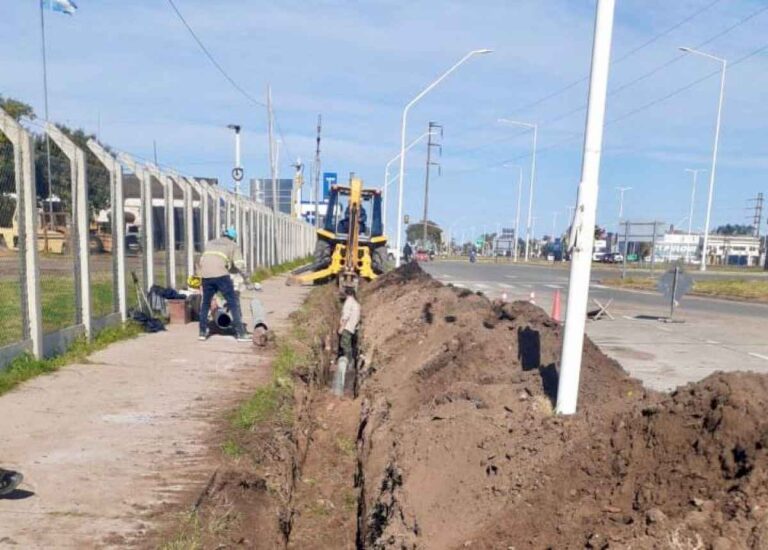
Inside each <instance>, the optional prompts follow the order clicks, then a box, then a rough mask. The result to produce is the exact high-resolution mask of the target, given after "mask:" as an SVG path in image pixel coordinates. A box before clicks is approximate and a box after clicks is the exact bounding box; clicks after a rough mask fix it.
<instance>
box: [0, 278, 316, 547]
mask: <svg viewBox="0 0 768 550" xmlns="http://www.w3.org/2000/svg"><path fill="white" fill-rule="evenodd" d="M306 293H307V289H306V288H300V287H287V286H285V279H284V278H276V279H273V280H270V281H267V282H266V283H265V284H264V285H263V292H260V293H258V297H259V298H260V299H261V300H262V303H263V304H264V306H265V309H266V311H267V312H268V316H269V319H270V322H271V323H270V324H271V326H272V328H276V329H277V330H278V332H279V331H280V329H281V328H284V327H285V325H286V322H287V317H288V315H289V313H290V312H292V311H293V310H295V309H296V308H297V307H298V306H299V305H300V303H301V301H302V300H303V298H304V296H305V295H306ZM244 305H245V304H244ZM244 309H246V310H247V309H248V308H247V307H245V308H244ZM268 376H269V356H268V354H265V353H263V352H261V353H258V352H256V351H255V348H254V347H253V346H252V345H251V344H250V343H237V342H235V340H234V339H232V338H231V337H225V336H214V337H212V338H211V339H210V340H208V341H207V342H198V341H197V325H196V324H194V325H186V326H173V327H170V330H169V331H168V332H165V333H160V334H154V335H143V336H141V337H139V338H138V339H136V340H131V341H127V342H121V343H118V344H115V345H112V346H110V347H109V348H108V349H106V350H104V351H101V352H99V353H96V354H94V355H93V356H91V357H90V359H89V361H88V364H83V365H72V366H69V367H65V368H63V369H62V370H60V371H59V372H57V373H55V374H53V375H50V376H44V377H40V378H36V379H34V380H31V381H29V382H28V383H26V384H24V385H22V386H21V387H20V388H18V389H17V390H16V391H13V392H11V393H10V394H7V395H5V396H2V397H0V433H1V434H2V436H3V441H2V447H1V448H2V451H1V452H0V464H2V465H3V466H7V467H11V468H16V469H19V470H21V471H22V472H23V473H24V475H25V483H24V484H23V485H22V486H21V489H23V491H21V492H20V493H19V492H17V493H16V495H18V496H19V497H20V498H17V499H14V500H9V499H0V548H5V547H15V548H25V549H27V548H46V549H52V548H96V547H98V548H104V547H125V546H130V545H134V544H135V545H138V546H141V545H142V544H141V540H142V536H143V535H144V534H145V533H146V532H147V530H148V529H149V528H150V526H151V523H152V517H153V515H155V514H156V513H157V512H158V511H160V510H162V509H163V508H164V507H166V506H167V505H168V504H171V503H174V502H175V501H176V500H177V499H178V498H179V496H180V495H181V494H183V493H184V492H185V491H186V490H187V489H188V488H189V487H190V484H194V485H195V486H200V485H201V484H203V483H204V482H205V480H206V479H207V477H208V476H209V475H210V473H211V472H210V467H209V466H206V457H207V454H206V453H207V452H209V451H208V449H209V448H208V446H207V445H206V443H207V441H206V438H209V437H210V436H211V433H212V432H213V429H214V428H215V426H216V423H217V421H220V420H221V418H222V415H223V414H224V413H225V412H226V411H228V410H230V409H231V407H233V406H234V403H235V402H236V400H237V399H238V398H243V397H244V396H245V395H246V394H247V393H250V392H251V391H252V390H253V389H254V388H255V387H257V386H258V385H259V384H261V383H263V382H264V381H265V380H266V379H267V378H268Z"/></svg>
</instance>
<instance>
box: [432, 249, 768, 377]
mask: <svg viewBox="0 0 768 550" xmlns="http://www.w3.org/2000/svg"><path fill="white" fill-rule="evenodd" d="M424 267H425V269H426V270H427V271H428V272H429V273H431V274H432V275H434V276H435V277H436V278H438V279H439V280H441V281H443V282H445V283H452V284H454V285H456V286H463V287H467V288H470V289H472V290H479V291H482V292H483V293H485V294H486V295H488V296H489V297H491V298H498V297H500V296H501V295H502V294H506V295H507V299H508V300H510V301H511V300H528V299H530V298H531V295H532V294H533V297H534V300H535V302H536V304H538V305H539V306H541V307H542V308H544V310H545V311H547V312H548V313H549V312H550V311H552V300H553V297H554V295H555V292H556V291H557V290H559V291H560V293H561V304H562V314H563V318H565V317H564V316H565V309H566V304H567V292H568V271H567V270H566V269H563V268H562V267H560V266H553V267H549V266H541V265H535V266H528V265H514V264H482V263H477V264H470V263H469V262H466V261H465V262H434V263H429V264H425V265H424ZM601 276H603V273H601V272H599V271H598V272H597V273H595V274H593V281H594V282H593V283H592V285H590V298H596V299H598V300H600V301H601V302H602V303H607V302H608V301H609V300H611V299H613V304H612V305H611V307H610V311H611V312H612V314H613V315H614V317H615V319H614V320H609V319H604V320H600V321H596V322H594V321H589V322H587V334H588V335H589V337H590V338H592V340H593V341H594V342H595V343H596V344H597V345H599V346H600V348H601V349H602V350H603V352H604V353H606V354H607V355H608V356H610V357H613V358H614V359H616V360H617V361H618V362H619V363H621V365H622V366H623V367H624V368H625V369H626V370H627V371H628V372H629V373H630V374H631V375H632V376H635V377H637V378H639V379H640V380H642V381H643V383H644V384H645V385H646V386H648V387H650V388H653V389H657V390H662V391H668V390H671V389H673V388H675V387H677V386H679V385H681V384H686V383H688V382H694V381H697V380H701V379H702V378H704V377H706V376H707V375H709V374H711V373H713V372H715V371H718V370H722V371H733V370H742V371H744V370H750V371H754V372H763V373H768V340H766V338H765V335H766V334H768V305H766V304H758V303H748V302H736V301H729V300H719V299H713V298H700V297H686V298H684V299H683V300H682V304H681V306H680V307H679V308H678V310H677V311H676V313H675V316H676V318H678V319H680V320H684V321H685V322H684V323H664V322H660V321H659V320H657V319H656V318H657V317H660V316H665V315H668V314H669V305H668V304H667V303H665V300H664V298H663V297H662V296H661V294H659V293H655V292H639V291H634V290H624V289H615V288H609V287H606V286H603V285H600V284H599V283H598V282H597V279H599V278H600V277H601ZM594 308H595V306H594V304H592V303H590V309H594Z"/></svg>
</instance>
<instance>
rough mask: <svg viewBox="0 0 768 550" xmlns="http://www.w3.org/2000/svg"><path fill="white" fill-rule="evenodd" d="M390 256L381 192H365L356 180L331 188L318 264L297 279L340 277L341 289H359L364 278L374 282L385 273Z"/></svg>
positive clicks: (297, 273) (298, 272)
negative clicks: (361, 278)
mask: <svg viewBox="0 0 768 550" xmlns="http://www.w3.org/2000/svg"><path fill="white" fill-rule="evenodd" d="M386 257H387V237H386V236H384V228H383V225H382V220H381V193H380V192H379V191H378V190H375V189H363V183H362V181H361V180H360V179H357V178H352V180H351V181H350V183H349V186H348V187H345V186H342V185H334V186H333V187H331V192H330V197H329V198H328V209H327V213H326V216H325V224H324V225H323V227H322V228H320V229H318V230H317V244H316V245H315V254H314V261H313V262H312V264H311V265H309V266H306V267H304V268H301V269H299V270H296V271H294V273H293V275H294V277H293V280H294V281H296V282H300V283H310V282H315V281H326V280H329V279H331V278H333V277H337V278H338V279H339V286H340V287H342V288H343V287H348V286H351V287H355V288H356V287H357V283H358V280H359V278H360V277H363V278H365V279H368V280H372V279H375V278H376V276H377V275H380V274H381V273H383V272H384V262H385V261H386Z"/></svg>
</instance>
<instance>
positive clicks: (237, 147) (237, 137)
mask: <svg viewBox="0 0 768 550" xmlns="http://www.w3.org/2000/svg"><path fill="white" fill-rule="evenodd" d="M227 128H229V129H230V130H234V131H235V169H234V170H233V171H232V177H233V179H234V180H235V195H237V196H239V195H240V181H241V179H242V176H240V178H238V177H236V173H237V172H240V171H241V170H242V169H243V166H242V165H241V164H240V130H241V127H240V125H239V124H228V125H227Z"/></svg>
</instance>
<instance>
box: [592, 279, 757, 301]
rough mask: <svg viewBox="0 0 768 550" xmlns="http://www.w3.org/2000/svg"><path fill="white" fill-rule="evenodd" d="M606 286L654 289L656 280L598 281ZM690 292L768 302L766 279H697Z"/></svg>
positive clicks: (731, 298) (714, 296) (698, 294)
mask: <svg viewBox="0 0 768 550" xmlns="http://www.w3.org/2000/svg"><path fill="white" fill-rule="evenodd" d="M600 282H601V283H602V284H604V285H606V286H612V287H616V288H630V289H634V290H651V291H655V290H656V285H657V283H658V281H657V280H656V279H653V278H651V277H627V278H626V279H620V278H607V279H603V280H602V281H600ZM690 294H692V295H694V296H709V297H713V298H726V299H730V300H749V301H756V302H768V281H756V280H747V279H705V280H702V279H699V280H697V281H694V283H693V289H692V290H691V292H690Z"/></svg>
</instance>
